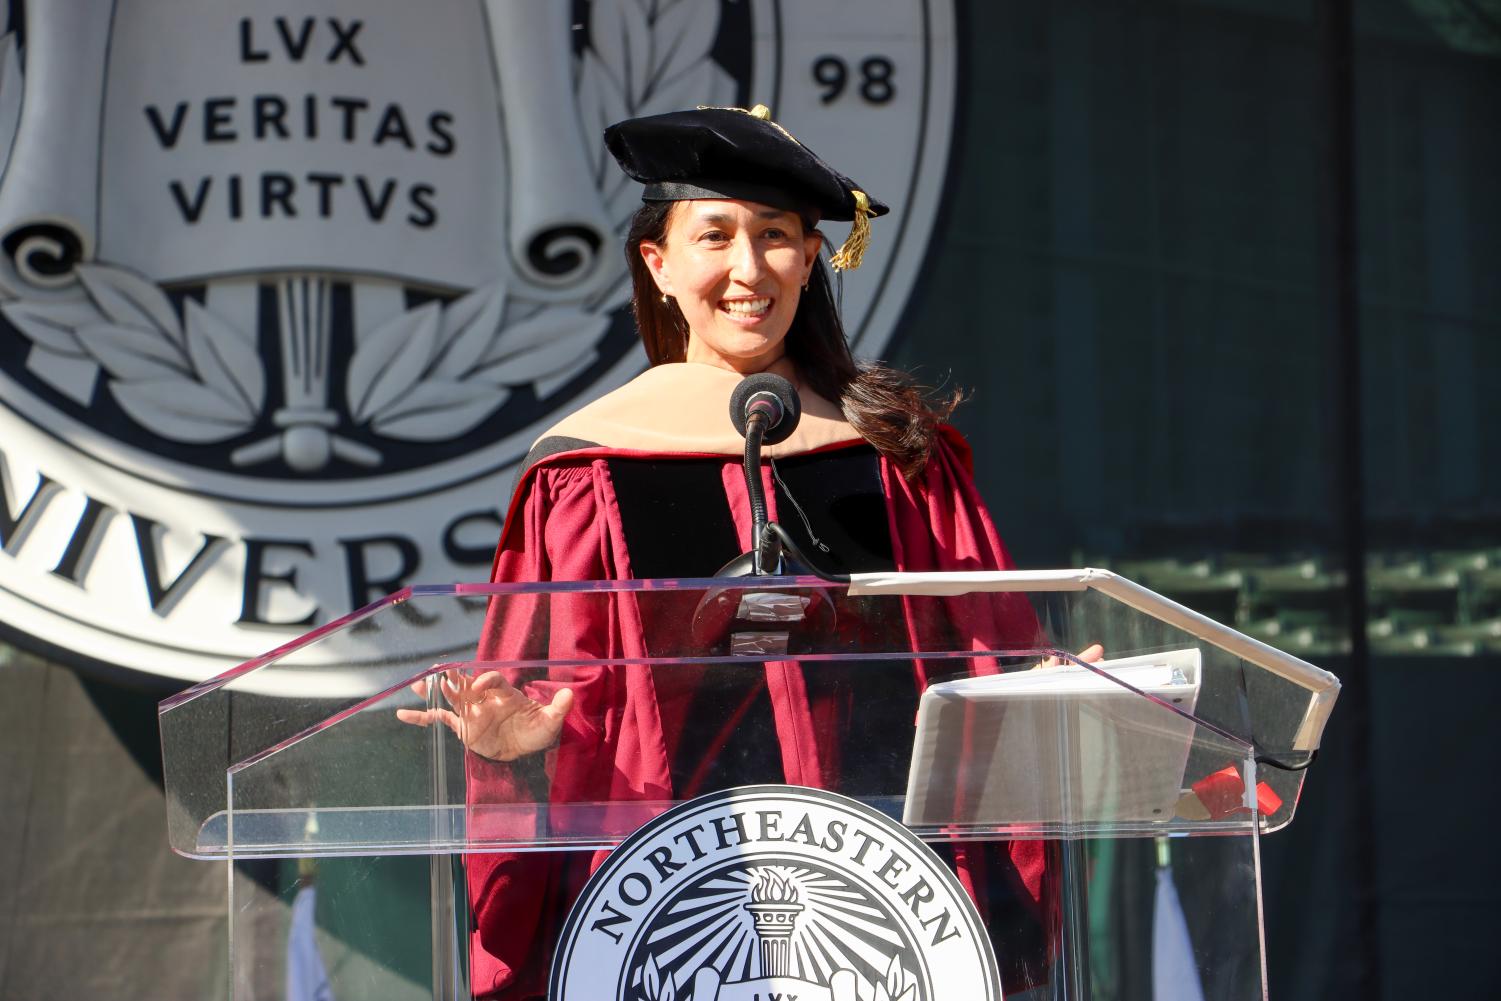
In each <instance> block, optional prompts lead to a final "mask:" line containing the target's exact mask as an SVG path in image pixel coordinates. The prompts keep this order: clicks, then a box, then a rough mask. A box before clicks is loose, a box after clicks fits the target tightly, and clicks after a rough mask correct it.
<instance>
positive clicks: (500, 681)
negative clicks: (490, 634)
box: [396, 670, 573, 761]
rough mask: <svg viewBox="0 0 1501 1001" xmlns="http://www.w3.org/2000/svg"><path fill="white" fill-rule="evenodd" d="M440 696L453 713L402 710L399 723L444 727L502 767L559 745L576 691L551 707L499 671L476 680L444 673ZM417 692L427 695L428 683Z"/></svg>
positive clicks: (566, 691)
mask: <svg viewBox="0 0 1501 1001" xmlns="http://www.w3.org/2000/svg"><path fill="white" fill-rule="evenodd" d="M438 690H439V691H440V692H442V693H443V698H444V700H445V701H446V702H447V703H448V704H449V705H450V706H451V707H452V708H451V709H441V708H440V709H398V710H396V718H397V719H399V720H401V721H402V722H403V723H410V724H412V725H413V726H430V725H431V724H433V723H442V724H444V725H445V726H447V727H448V728H449V729H450V730H452V731H453V732H454V733H455V734H457V735H458V738H459V740H461V741H463V743H464V746H465V747H467V748H468V749H469V750H471V751H473V752H474V753H475V754H480V755H483V756H484V757H487V758H493V759H494V760H496V761H515V760H516V759H517V758H520V757H524V756H526V755H528V754H535V753H537V752H538V751H545V750H547V748H549V747H551V746H553V745H554V744H556V743H557V742H558V734H559V733H561V732H562V730H563V717H564V716H567V715H568V710H569V709H570V708H571V707H572V706H573V689H571V688H560V689H558V691H557V694H555V695H554V696H553V697H552V701H551V702H550V703H548V704H546V705H543V704H542V703H541V702H538V701H536V700H535V699H532V698H530V697H528V696H527V695H525V694H523V693H522V692H521V690H520V689H518V688H517V687H516V686H514V685H512V684H511V683H510V682H509V681H507V680H506V679H505V678H504V677H503V676H502V675H501V674H500V672H499V671H486V672H485V673H484V674H481V675H479V676H477V677H472V676H471V675H470V674H469V672H467V671H458V670H450V671H444V672H443V673H442V674H441V675H439V677H438ZM412 691H414V692H416V693H417V694H418V695H422V696H426V695H427V679H423V680H421V681H417V682H414V683H413V684H412Z"/></svg>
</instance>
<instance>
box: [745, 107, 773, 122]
mask: <svg viewBox="0 0 1501 1001" xmlns="http://www.w3.org/2000/svg"><path fill="white" fill-rule="evenodd" d="M746 113H747V114H748V115H750V116H751V117H752V118H759V119H761V121H763V122H769V121H771V109H770V108H768V107H767V106H766V105H764V104H758V105H756V106H755V107H754V108H752V109H750V111H748V112H746Z"/></svg>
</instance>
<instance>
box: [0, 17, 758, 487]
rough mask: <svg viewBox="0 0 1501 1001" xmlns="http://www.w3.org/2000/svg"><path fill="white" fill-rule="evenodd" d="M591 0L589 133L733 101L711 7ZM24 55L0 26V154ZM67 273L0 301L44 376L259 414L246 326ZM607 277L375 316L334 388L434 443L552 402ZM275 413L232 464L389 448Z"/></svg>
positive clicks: (151, 425)
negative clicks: (70, 283)
mask: <svg viewBox="0 0 1501 1001" xmlns="http://www.w3.org/2000/svg"><path fill="white" fill-rule="evenodd" d="M589 10H590V20H589V26H588V27H589V39H590V44H589V45H588V46H587V47H585V48H584V49H583V50H582V52H581V53H580V55H579V56H578V58H577V60H576V64H575V98H576V102H577V109H578V114H579V116H580V120H581V123H582V125H583V128H584V132H585V134H588V135H598V134H599V132H600V131H601V130H602V129H603V128H604V127H605V126H606V125H608V124H610V123H611V122H615V121H619V120H621V119H623V118H629V117H633V116H638V115H649V114H657V113H660V112H665V111H669V110H674V109H677V108H682V107H690V106H693V105H696V104H706V103H707V104H720V103H726V102H728V101H729V100H730V99H731V98H733V96H734V81H733V79H732V78H731V77H730V76H729V74H728V73H726V72H725V70H724V69H723V68H722V67H720V66H719V65H718V64H717V63H715V62H714V61H713V59H712V56H711V52H712V49H713V46H714V42H715V39H716V38H717V37H718V33H719V5H718V4H713V3H701V2H698V0H594V2H593V3H591V4H590V7H589ZM20 55H21V54H20V51H19V49H18V47H17V46H16V44H15V35H14V34H6V35H4V36H3V37H0V152H3V151H4V150H8V149H9V146H10V142H9V139H10V137H12V136H13V135H14V129H15V118H16V114H12V113H11V112H12V111H14V112H16V113H18V112H19V106H20V94H21V91H22V89H23V80H22V78H21V70H20V66H21V58H20ZM595 157H596V158H595V160H594V161H592V162H591V164H590V166H591V168H592V172H593V177H594V179H595V183H596V185H597V186H598V189H599V196H600V197H601V199H602V200H603V201H604V204H605V205H606V207H607V210H608V214H609V218H610V219H611V220H612V221H613V222H614V224H615V225H616V228H617V231H618V232H619V231H623V229H624V227H625V224H626V222H627V220H628V219H629V217H630V215H631V213H632V212H633V211H634V209H635V207H636V205H638V204H639V200H638V199H639V186H638V185H637V184H636V183H635V182H632V181H630V180H629V179H628V178H626V177H625V176H624V175H623V174H621V173H620V172H619V171H618V170H615V169H614V165H613V163H611V162H610V161H609V159H608V154H607V153H606V151H605V150H604V149H603V146H602V145H601V146H600V148H599V150H598V151H597V153H596V154H595ZM74 277H76V278H77V285H76V287H75V289H74V291H73V294H72V295H71V296H68V297H61V298H58V297H53V298H46V299H29V298H26V297H25V296H24V295H22V294H18V293H17V292H16V291H14V290H11V289H5V288H3V287H0V299H3V300H4V301H3V302H0V314H3V315H4V316H5V318H6V319H7V320H9V321H10V323H11V324H12V325H13V326H14V327H15V328H16V329H17V330H19V331H20V332H21V333H22V334H23V335H25V336H26V337H27V338H28V339H30V341H31V343H32V347H33V351H32V353H31V355H30V356H29V357H28V365H29V367H30V368H31V369H32V371H33V373H34V374H36V375H37V376H38V377H40V378H42V379H43V380H44V381H46V382H48V383H49V384H50V385H52V386H53V388H54V389H57V390H58V391H59V392H61V393H63V394H64V395H66V396H68V397H70V398H72V399H73V400H74V401H75V402H77V403H79V404H81V405H84V406H88V405H91V403H92V402H93V399H94V395H95V393H96V392H97V384H98V376H99V373H100V372H101V371H102V372H103V373H105V374H106V375H107V377H108V379H107V382H108V388H109V392H110V393H111V395H112V396H113V398H114V399H115V401H116V402H117V403H118V404H119V406H120V408H121V409H122V410H123V411H124V412H125V413H126V414H127V415H128V416H129V417H130V418H131V419H132V420H134V421H135V422H136V423H138V424H139V425H141V426H142V427H144V428H146V429H147V430H149V431H151V432H153V433H154V434H156V435H159V436H161V437H163V438H166V439H169V440H172V441H178V442H187V443H193V444H212V443H216V442H221V441H227V440H230V439H233V438H236V437H238V436H242V435H244V434H245V433H247V432H249V431H250V430H252V429H253V428H254V427H255V426H256V425H257V424H258V423H259V422H260V421H261V419H262V415H263V413H264V410H265V406H266V401H267V372H266V367H265V364H264V362H263V360H262V358H261V357H260V355H259V353H258V351H257V345H256V338H255V335H254V332H253V331H246V330H241V329H238V328H236V327H235V326H234V325H233V324H232V323H230V322H228V321H227V320H225V319H224V318H223V317H220V316H217V315H215V314H214V313H213V312H211V311H210V310H209V309H208V308H207V307H205V306H204V305H202V304H201V303H200V302H198V301H197V300H196V299H194V298H192V297H189V296H184V297H182V298H181V300H180V301H181V307H180V309H179V308H178V307H175V306H174V304H173V301H172V299H171V298H170V297H169V296H168V294H167V293H166V292H165V291H163V289H162V288H161V287H159V286H157V285H155V284H154V283H153V282H151V281H150V280H149V279H147V278H145V277H142V276H141V275H138V274H136V273H134V272H131V271H129V270H127V269H124V268H120V267H115V266H111V265H109V264H106V263H102V262H94V263H83V264H79V265H78V266H77V267H76V268H75V269H74ZM607 287H608V288H609V291H607V292H605V293H603V294H601V295H599V296H598V297H597V298H596V299H595V300H594V301H591V302H583V303H566V302H565V303H559V302H550V303H542V302H534V301H529V300H527V299H526V298H525V297H524V296H522V295H521V294H519V293H515V294H513V293H511V292H509V291H508V290H507V288H506V287H505V286H504V284H503V283H501V282H499V281H497V282H494V283H491V284H489V285H486V286H482V287H479V288H476V289H473V290H471V291H470V292H468V293H466V294H464V295H462V296H460V297H459V298H457V299H454V300H452V301H449V302H446V303H444V302H440V301H436V300H434V301H429V302H426V303H423V304H422V305H419V306H416V307H414V308H411V309H408V310H404V311H402V312H399V313H397V314H396V315H394V316H389V317H380V318H377V320H376V321H375V322H374V324H373V325H371V326H369V327H367V328H365V329H358V330H356V335H355V343H356V348H355V350H354V352H353V353H352V354H351V356H350V358H349V366H348V370H347V374H346V377H345V380H344V385H343V387H342V388H343V397H344V402H345V405H346V407H347V412H346V416H347V418H348V420H349V421H350V422H351V423H352V424H353V425H354V426H355V427H359V428H362V429H364V430H366V431H367V432H368V433H369V434H370V435H372V436H374V437H376V438H381V439H388V440H393V441H404V442H438V441H444V440H449V439H452V438H456V437H458V436H460V435H463V434H465V433H467V432H469V431H471V430H473V429H474V428H476V427H478V426H479V425H480V424H481V423H483V422H484V421H485V420H486V419H487V418H489V417H490V416H491V415H492V414H494V413H495V412H496V411H497V410H498V409H499V408H500V407H501V406H503V405H504V404H505V402H506V401H507V400H508V399H509V398H510V397H511V396H512V395H513V394H514V393H515V391H516V389H517V388H518V387H522V386H531V387H532V388H533V390H534V391H535V392H536V395H537V396H538V397H539V398H545V397H546V396H547V395H549V393H551V392H552V391H553V390H555V389H556V388H557V387H558V386H560V385H562V384H563V383H565V382H567V381H568V380H569V379H570V378H572V377H573V376H574V375H576V374H577V373H579V372H580V371H582V370H583V369H584V368H585V367H587V366H588V365H589V364H590V363H591V362H592V361H593V360H594V359H595V357H596V356H597V344H598V342H599V339H600V337H601V336H603V334H604V332H605V331H606V329H607V328H608V327H609V324H610V321H611V319H612V317H613V316H614V314H615V313H616V312H617V311H618V310H619V309H620V308H621V307H622V306H623V305H624V304H625V302H626V301H627V300H628V298H629V288H628V284H627V283H626V281H625V274H624V268H623V266H621V267H620V268H619V272H618V274H617V275H616V276H615V277H614V278H612V280H611V281H610V282H609V283H608V285H607ZM272 416H273V420H274V423H275V424H276V426H277V427H278V428H279V430H278V432H277V436H276V437H273V438H271V439H267V440H265V441H261V442H256V443H254V444H252V445H247V446H242V447H239V448H237V449H236V450H235V452H234V453H232V455H231V459H232V461H233V462H234V463H235V464H236V465H242V466H244V465H253V464H256V463H259V462H263V461H267V460H269V459H272V458H275V457H277V456H281V457H282V458H283V459H284V460H285V461H286V462H287V463H288V464H289V465H291V466H292V467H293V468H294V469H299V470H304V471H310V470H313V469H316V468H321V466H322V465H323V464H326V463H327V461H328V460H329V457H330V456H334V455H336V456H339V457H341V458H344V459H347V460H350V461H354V462H356V463H359V464H362V465H366V466H376V465H379V464H380V462H381V455H380V453H379V452H378V451H376V450H375V449H372V448H370V447H369V446H367V445H363V444H359V443H356V442H353V441H350V440H347V439H345V438H341V437H339V436H338V435H335V434H334V433H333V431H332V429H331V425H332V424H333V423H336V420H330V416H336V415H331V414H328V413H324V412H323V411H319V410H317V409H316V408H315V409H314V410H313V411H311V412H309V411H307V410H303V411H299V412H296V413H283V412H279V413H278V414H275V415H272ZM294 438H296V444H295V445H294ZM310 443H311V444H310Z"/></svg>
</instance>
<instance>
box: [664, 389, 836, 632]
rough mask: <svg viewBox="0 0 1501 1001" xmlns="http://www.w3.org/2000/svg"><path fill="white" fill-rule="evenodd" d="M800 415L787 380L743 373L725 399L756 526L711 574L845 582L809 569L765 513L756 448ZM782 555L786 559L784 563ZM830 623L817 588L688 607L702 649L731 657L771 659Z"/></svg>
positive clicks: (718, 591)
mask: <svg viewBox="0 0 1501 1001" xmlns="http://www.w3.org/2000/svg"><path fill="white" fill-rule="evenodd" d="M802 414H803V406H802V401H801V400H799V399H798V395H797V390H796V389H794V388H793V386H792V383H790V382H788V381H787V380H786V379H784V378H782V377H781V376H779V375H773V374H771V373H770V372H761V373H758V374H756V375H752V376H747V377H746V378H744V379H742V380H741V381H740V384H739V385H738V386H736V387H735V391H734V392H733V393H731V394H730V423H732V424H734V425H735V430H736V431H738V432H740V434H741V435H742V436H744V438H745V458H744V464H743V471H744V473H745V490H746V493H747V494H748V495H749V497H750V505H751V519H752V522H753V525H754V527H753V528H752V530H751V550H750V552H748V553H743V554H741V555H740V556H737V557H736V558H735V559H733V560H731V561H730V562H729V563H727V564H726V565H725V566H724V567H723V568H722V569H721V570H720V571H719V573H718V574H717V575H716V576H719V577H767V576H782V575H786V574H790V575H793V576H800V575H804V574H813V575H815V576H818V577H822V578H823V579H825V580H830V581H835V582H837V583H844V584H848V583H849V577H848V576H847V575H834V574H829V573H826V572H824V571H822V570H819V569H817V568H816V567H814V566H813V565H812V564H811V563H810V561H809V560H808V559H807V557H805V556H804V555H803V554H802V553H801V552H800V551H799V550H798V547H797V544H796V543H795V542H793V541H792V537H791V536H790V535H788V534H787V532H786V531H785V530H784V529H783V528H782V526H780V525H778V524H776V523H775V522H772V521H769V520H768V518H767V516H766V495H765V492H764V491H763V490H762V487H761V446H762V445H763V444H772V445H775V444H777V443H778V442H783V441H786V440H787V439H788V438H790V437H792V432H794V431H796V430H797V424H798V421H799V420H800V419H801V418H802ZM784 552H785V553H787V554H790V556H791V559H787V558H785V557H784ZM835 618H836V615H835V612H834V606H833V604H832V603H831V602H830V601H829V599H828V597H827V596H825V595H824V594H823V593H822V592H821V591H818V590H807V589H804V591H802V592H798V591H789V590H786V589H779V590H765V591H747V590H744V589H739V588H713V589H711V590H709V591H708V592H706V593H705V594H704V596H703V598H702V599H701V600H700V601H699V604H698V608H697V609H695V610H694V613H693V622H692V634H693V637H694V639H695V641H696V642H697V643H698V644H699V645H700V646H702V647H703V648H705V649H719V648H721V647H724V648H726V649H727V650H728V652H730V653H732V654H737V655H743V656H770V655H775V654H785V653H787V652H788V651H789V650H791V649H794V648H798V647H799V646H800V644H801V642H802V639H801V638H800V637H806V636H824V635H828V634H829V633H830V632H831V631H832V630H833V628H834V622H835Z"/></svg>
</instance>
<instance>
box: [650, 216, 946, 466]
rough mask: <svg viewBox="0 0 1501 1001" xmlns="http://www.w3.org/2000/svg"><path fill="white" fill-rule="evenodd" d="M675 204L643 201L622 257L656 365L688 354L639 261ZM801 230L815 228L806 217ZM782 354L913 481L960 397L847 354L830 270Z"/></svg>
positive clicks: (816, 276) (812, 291)
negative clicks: (624, 257) (941, 425)
mask: <svg viewBox="0 0 1501 1001" xmlns="http://www.w3.org/2000/svg"><path fill="white" fill-rule="evenodd" d="M674 204H675V203H674V202H647V203H645V204H643V205H642V206H641V208H640V209H639V210H637V212H636V215H635V217H634V218H633V219H632V220H631V227H630V231H629V232H628V233H627V235H626V244H625V256H626V261H627V263H628V264H629V266H630V270H631V288H632V293H633V296H632V299H631V308H632V310H634V312H635V314H636V330H637V332H639V333H640V335H641V343H642V345H643V346H644V347H645V348H646V357H647V359H648V360H649V361H650V362H651V363H652V364H653V365H662V364H664V363H667V362H679V361H682V360H683V358H684V356H685V355H686V353H687V350H688V323H687V321H686V320H685V319H684V318H683V313H682V311H681V310H680V309H678V305H677V302H676V301H675V300H669V301H668V302H663V301H662V298H661V295H660V294H659V293H658V291H657V285H656V282H655V281H653V279H652V275H651V269H649V268H648V267H647V266H646V261H645V260H643V259H642V257H641V244H642V243H662V242H663V241H664V240H665V239H666V238H667V223H668V218H669V216H670V215H671V213H672V206H673V205H674ZM803 228H804V231H805V232H811V231H813V230H814V225H813V223H812V221H811V220H808V219H804V220H803ZM786 346H787V347H786V350H787V357H788V358H790V359H792V362H793V364H795V365H796V366H797V371H798V375H799V376H800V377H801V378H802V380H803V381H804V382H805V383H807V384H808V386H810V387H811V388H812V389H813V391H814V392H816V393H817V394H818V395H819V396H822V397H824V398H825V399H827V400H834V401H837V402H838V404H839V408H840V410H842V411H843V412H844V419H845V420H847V421H849V422H850V426H851V427H853V428H854V429H855V430H856V431H857V432H859V434H860V437H862V438H864V439H865V440H866V441H868V442H870V444H871V445H873V446H874V447H875V448H876V450H877V451H879V452H880V453H881V454H882V455H884V456H885V457H886V458H887V459H889V460H890V461H891V462H892V463H893V464H894V465H895V466H896V467H897V469H899V470H900V471H901V473H902V475H903V476H905V477H907V478H908V479H912V478H913V477H915V476H916V475H917V474H918V473H920V472H921V471H922V469H923V467H924V466H925V465H927V462H928V455H929V453H930V452H932V450H933V438H934V436H935V435H936V434H937V431H938V425H939V424H940V423H941V422H943V421H945V420H947V419H948V417H949V415H950V414H951V413H953V411H954V408H955V407H957V406H958V405H959V404H960V403H961V402H962V401H963V399H964V393H963V391H961V390H958V389H952V390H949V391H947V392H943V393H940V392H937V391H935V390H932V389H929V388H927V387H925V386H922V385H919V384H918V383H917V382H916V381H915V380H914V379H913V378H912V377H911V376H909V375H908V374H906V373H905V372H899V371H897V370H896V369H893V368H890V367H888V366H886V365H882V364H880V363H879V362H858V361H856V360H855V356H854V355H853V354H851V353H850V346H849V341H848V340H847V339H846V338H845V335H844V325H843V324H842V323H840V322H839V311H838V309H837V308H836V307H835V304H834V293H833V289H832V288H831V283H830V280H829V271H828V268H827V267H825V266H824V262H823V261H822V259H820V260H818V261H815V262H814V264H813V274H812V275H811V276H810V277H809V279H808V289H807V291H805V292H804V293H803V294H802V297H801V298H800V299H799V301H798V304H797V312H796V313H795V314H794V315H793V317H792V326H791V327H790V328H789V329H788V331H787V340H786Z"/></svg>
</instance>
